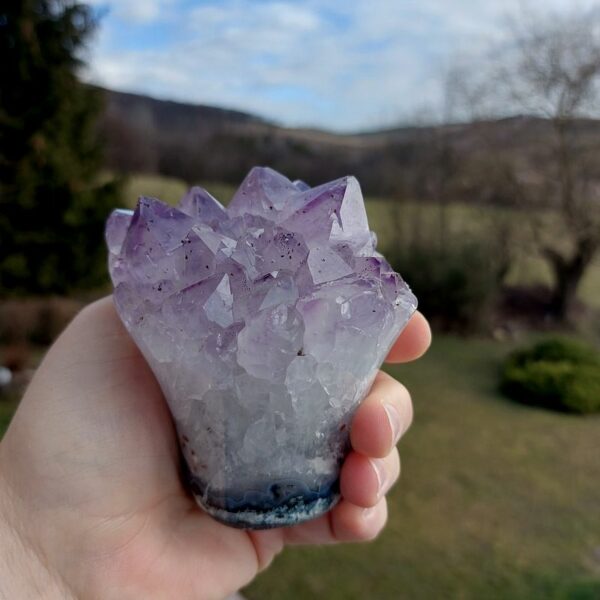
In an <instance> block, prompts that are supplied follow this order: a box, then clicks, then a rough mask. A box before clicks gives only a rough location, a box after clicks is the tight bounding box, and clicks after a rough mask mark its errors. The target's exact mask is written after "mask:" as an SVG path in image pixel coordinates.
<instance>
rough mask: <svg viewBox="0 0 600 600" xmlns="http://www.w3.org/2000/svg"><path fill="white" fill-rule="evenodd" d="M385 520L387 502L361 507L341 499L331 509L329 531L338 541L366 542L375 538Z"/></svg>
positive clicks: (382, 501) (383, 499) (383, 500)
mask: <svg viewBox="0 0 600 600" xmlns="http://www.w3.org/2000/svg"><path fill="white" fill-rule="evenodd" d="M386 521H387V502H386V499H385V498H382V499H381V500H380V501H379V502H378V503H377V504H376V505H375V506H372V507H370V508H362V507H360V506H356V504H352V503H351V502H348V501H347V500H342V501H341V502H340V503H339V504H338V505H337V506H336V507H335V508H334V509H333V510H332V511H331V531H332V532H333V536H334V538H335V539H336V540H337V541H338V542H368V541H370V540H373V539H375V538H376V537H377V536H378V535H379V533H380V532H381V530H382V529H383V528H384V527H385V524H386Z"/></svg>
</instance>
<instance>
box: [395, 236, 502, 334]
mask: <svg viewBox="0 0 600 600" xmlns="http://www.w3.org/2000/svg"><path fill="white" fill-rule="evenodd" d="M385 254H386V256H387V257H388V259H389V260H390V262H391V263H392V266H393V267H394V269H396V270H397V271H398V272H399V273H401V274H402V277H404V278H405V279H406V281H407V283H408V284H409V285H410V286H411V288H412V289H413V291H414V293H415V294H416V296H417V298H418V299H419V308H420V310H422V311H423V312H424V313H425V314H426V315H427V317H428V318H429V319H430V320H431V321H432V323H433V324H434V326H436V328H438V329H443V330H446V331H458V332H461V333H469V332H473V331H478V330H481V329H484V328H486V323H487V322H488V320H489V316H490V313H491V309H492V306H493V304H494V301H495V300H496V298H497V297H498V293H499V290H500V285H501V284H500V278H499V276H498V270H497V268H496V264H495V260H496V259H495V256H494V252H493V251H492V249H491V248H490V247H489V245H487V244H485V243H484V242H479V241H477V240H473V239H472V240H468V241H461V242H453V243H448V244H446V246H445V247H444V248H443V249H440V248H437V247H435V246H433V247H432V245H429V244H427V243H424V242H421V243H419V244H411V247H409V248H406V249H401V248H396V249H394V248H392V249H391V250H386V251H385Z"/></svg>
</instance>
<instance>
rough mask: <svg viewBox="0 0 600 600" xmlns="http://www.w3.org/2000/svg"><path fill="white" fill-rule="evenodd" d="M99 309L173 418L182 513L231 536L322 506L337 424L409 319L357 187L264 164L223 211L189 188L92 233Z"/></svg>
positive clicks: (339, 449)
mask: <svg viewBox="0 0 600 600" xmlns="http://www.w3.org/2000/svg"><path fill="white" fill-rule="evenodd" d="M106 240H107V244H108V248H109V266H110V274H111V277H112V280H113V283H114V287H115V292H114V298H115V303H116V306H117V309H118V312H119V314H120V316H121V318H122V320H123V322H124V323H125V326H126V327H127V329H128V330H129V332H130V333H131V335H132V337H133V338H134V340H135V341H136V343H137V344H138V346H139V348H140V349H141V351H142V353H143V354H144V356H145V358H146V360H147V361H148V363H149V364H150V366H151V367H152V369H153V371H154V373H155V374H156V377H157V378H158V381H159V382H160V385H161V387H162V390H163V392H164V395H165V397H166V399H167V402H168V404H169V407H170V409H171V413H172V415H173V418H174V421H175V424H176V426H177V431H178V434H179V438H180V444H181V448H182V452H183V455H184V457H185V461H186V463H187V468H188V471H189V473H188V475H189V481H190V483H191V489H192V492H193V494H194V496H195V497H196V499H197V501H198V503H199V504H200V505H201V506H202V507H204V508H205V509H206V510H207V511H208V512H209V513H210V514H212V515H213V516H215V517H216V518H217V519H220V520H222V521H224V522H227V523H229V524H232V525H236V526H240V527H251V528H264V527H274V526H280V525H289V524H292V523H297V522H300V521H303V520H306V519H309V518H313V517H315V516H318V515H319V514H322V513H323V512H325V511H326V510H327V509H329V508H330V507H331V506H332V505H333V504H334V503H335V502H336V500H337V498H338V475H339V466H340V463H341V461H342V460H343V458H344V455H345V453H346V451H347V447H348V428H349V424H350V419H351V416H352V413H353V411H354V409H355V408H356V406H357V405H358V403H359V402H360V401H361V399H362V398H363V397H364V395H365V394H366V392H367V391H368V389H369V387H370V385H371V383H372V381H373V378H374V376H375V373H376V371H377V369H378V368H379V366H380V365H381V362H382V361H383V359H384V357H385V355H386V353H387V352H388V350H389V348H390V346H391V345H392V343H393V341H394V339H395V338H396V337H397V335H398V334H399V333H400V331H401V330H402V328H403V327H404V326H405V324H406V323H407V321H408V319H409V317H410V316H411V314H412V313H413V312H414V310H415V308H416V304H417V303H416V299H415V297H414V296H413V294H412V293H411V292H410V289H409V288H408V286H407V285H406V284H405V283H404V282H403V280H402V279H401V278H400V276H399V275H398V274H396V273H394V272H393V270H392V268H391V267H390V266H389V264H388V263H387V262H386V261H385V259H384V258H383V257H382V256H381V254H379V253H378V252H376V250H375V243H376V240H375V236H374V234H373V233H371V232H370V231H369V226H368V223H367V217H366V213H365V207H364V203H363V198H362V195H361V191H360V187H359V185H358V182H357V181H356V179H355V178H353V177H344V178H342V179H338V180H336V181H333V182H331V183H327V184H325V185H321V186H319V187H315V188H310V187H308V186H307V185H306V184H304V183H302V182H295V183H292V182H291V181H289V180H288V179H286V178H285V177H284V176H282V175H280V174H278V173H276V172H275V171H273V170H271V169H267V168H255V169H253V170H252V171H251V172H250V174H249V175H248V176H247V177H246V179H245V180H244V182H243V183H242V185H241V187H240V189H239V190H238V192H237V193H236V194H235V196H234V198H233V200H232V201H231V204H230V205H229V207H228V209H225V208H223V206H221V204H219V202H218V201H217V200H215V199H214V198H213V197H212V196H211V195H210V194H208V193H207V192H206V191H205V190H203V189H201V188H193V189H192V190H191V191H190V192H189V193H188V194H187V195H186V196H185V197H184V198H183V199H182V200H181V202H180V203H179V205H178V206H177V207H176V208H174V207H171V206H168V205H167V204H164V203H162V202H160V201H159V200H155V199H153V198H144V197H142V198H140V200H139V202H138V205H137V208H136V209H135V211H134V212H131V211H124V210H117V211H115V212H114V213H113V214H112V215H111V216H110V218H109V220H108V223H107V226H106Z"/></svg>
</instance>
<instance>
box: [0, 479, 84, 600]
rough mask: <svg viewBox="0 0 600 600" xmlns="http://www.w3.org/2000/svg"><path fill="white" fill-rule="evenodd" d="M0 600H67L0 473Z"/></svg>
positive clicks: (63, 588)
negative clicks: (37, 547) (29, 532)
mask: <svg viewBox="0 0 600 600" xmlns="http://www.w3.org/2000/svg"><path fill="white" fill-rule="evenodd" d="M0 598H19V599H20V600H21V599H22V600H29V599H30V598H31V599H32V600H33V599H34V598H35V599H39V598H44V599H48V600H67V599H71V598H74V596H73V594H71V593H70V591H69V590H68V587H67V586H66V585H64V582H62V581H61V580H60V578H59V577H57V576H56V575H55V574H54V573H52V571H51V569H50V568H49V567H48V566H47V565H46V564H45V561H44V559H43V556H42V554H41V553H40V552H39V550H38V549H36V547H35V543H34V542H33V541H32V540H31V539H30V538H29V536H28V534H27V532H26V528H25V525H24V521H23V519H22V518H21V517H19V516H18V511H17V510H15V507H14V504H13V499H12V498H11V495H10V490H9V488H8V486H7V485H6V482H5V481H4V480H3V478H2V473H1V472H0Z"/></svg>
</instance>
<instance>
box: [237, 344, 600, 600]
mask: <svg viewBox="0 0 600 600" xmlns="http://www.w3.org/2000/svg"><path fill="white" fill-rule="evenodd" d="M508 349H509V347H507V346H504V345H502V344H499V343H497V342H491V341H478V340H469V341H468V342H465V341H464V340H461V339H456V338H451V337H438V338H437V339H436V340H435V341H434V345H433V347H432V349H431V351H430V353H429V355H427V356H426V357H425V358H424V359H422V360H421V361H419V362H417V363H415V364H414V365H407V366H402V367H395V368H390V369H389V371H390V373H392V374H393V375H394V376H396V377H398V378H399V379H400V380H402V381H403V382H404V383H406V384H407V386H408V387H409V389H410V390H411V392H412V394H413V398H414V402H415V422H414V426H413V428H412V430H411V431H410V432H409V433H408V435H407V436H406V438H405V440H404V441H402V442H401V444H400V453H401V456H402V471H403V474H402V478H401V480H400V483H399V485H398V486H397V487H396V488H395V489H394V490H393V492H392V494H391V497H390V501H389V525H388V527H387V529H386V530H385V532H384V533H383V534H382V535H381V537H380V538H379V539H378V540H376V541H375V542H374V543H372V544H370V545H358V546H351V545H345V546H340V547H326V548H318V549H316V548H303V549H292V550H288V551H286V552H285V553H284V554H283V555H282V556H280V557H279V558H277V559H276V561H275V563H274V565H273V566H272V568H271V569H269V570H268V571H267V572H265V573H264V574H263V575H261V576H259V578H258V579H257V581H256V582H255V583H254V584H253V585H251V586H250V587H249V588H248V589H247V590H245V592H244V593H245V594H246V595H247V597H248V598H250V600H264V599H265V598H285V599H286V600H304V599H306V598H315V599H321V598H322V599H323V600H363V599H365V598H373V599H377V600H404V599H409V600H421V599H422V600H429V599H438V598H460V599H462V600H479V599H483V598H484V599H485V600H495V599H498V600H500V599H502V600H504V599H508V598H510V599H511V600H531V599H537V598H540V599H541V598H544V599H545V600H547V599H554V600H559V599H561V600H562V599H564V600H570V599H573V600H574V599H579V600H592V599H597V598H600V511H598V506H600V486H599V485H598V481H600V461H599V460H598V450H599V448H598V439H599V438H600V416H598V417H591V418H578V417H571V416H566V415H561V414H553V413H550V412H545V411H542V410H536V409H532V408H526V407H523V406H520V405H515V404H512V403H511V402H509V401H507V400H505V399H504V398H503V397H501V396H500V395H498V393H497V392H496V390H495V388H496V376H497V368H498V364H499V361H500V360H501V357H502V356H503V355H504V354H505V353H506V351H507V350H508Z"/></svg>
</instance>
